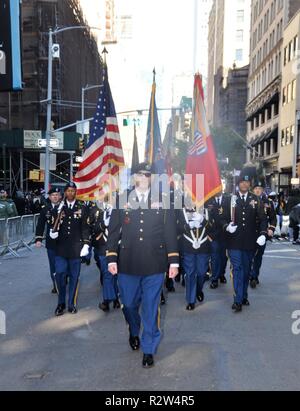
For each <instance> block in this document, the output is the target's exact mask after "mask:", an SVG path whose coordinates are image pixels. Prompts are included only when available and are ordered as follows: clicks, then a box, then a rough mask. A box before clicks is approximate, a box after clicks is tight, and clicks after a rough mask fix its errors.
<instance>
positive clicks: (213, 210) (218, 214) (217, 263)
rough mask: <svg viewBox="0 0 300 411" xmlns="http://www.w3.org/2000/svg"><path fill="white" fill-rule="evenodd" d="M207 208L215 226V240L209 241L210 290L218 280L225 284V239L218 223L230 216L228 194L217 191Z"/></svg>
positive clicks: (216, 284)
mask: <svg viewBox="0 0 300 411" xmlns="http://www.w3.org/2000/svg"><path fill="white" fill-rule="evenodd" d="M207 209H208V213H209V221H211V222H212V224H213V225H214V227H215V240H214V241H213V242H212V243H211V249H212V256H211V270H212V278H211V284H210V288H211V289H212V290H214V289H216V288H218V286H219V281H220V283H221V284H226V283H227V280H226V277H225V273H226V265H227V254H226V240H225V233H224V231H223V229H222V225H221V224H220V223H219V221H220V219H222V218H224V216H227V218H230V196H228V195H224V194H222V192H220V193H218V194H217V195H216V196H215V197H214V198H212V199H211V200H210V201H209V202H208V204H207Z"/></svg>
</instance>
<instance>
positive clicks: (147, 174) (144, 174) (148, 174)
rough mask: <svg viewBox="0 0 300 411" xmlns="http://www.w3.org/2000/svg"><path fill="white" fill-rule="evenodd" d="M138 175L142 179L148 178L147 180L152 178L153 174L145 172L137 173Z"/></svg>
mask: <svg viewBox="0 0 300 411" xmlns="http://www.w3.org/2000/svg"><path fill="white" fill-rule="evenodd" d="M137 174H138V176H140V177H142V176H144V177H147V178H149V177H151V173H147V172H145V173H143V172H139V173H137Z"/></svg>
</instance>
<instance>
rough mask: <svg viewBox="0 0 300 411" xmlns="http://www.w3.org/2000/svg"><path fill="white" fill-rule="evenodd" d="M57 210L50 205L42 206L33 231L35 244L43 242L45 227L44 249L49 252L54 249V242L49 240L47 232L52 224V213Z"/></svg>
mask: <svg viewBox="0 0 300 411" xmlns="http://www.w3.org/2000/svg"><path fill="white" fill-rule="evenodd" d="M55 209H57V206H55V207H52V204H47V205H45V206H42V209H41V212H40V216H39V219H38V222H37V226H36V230H35V242H38V241H41V242H42V241H43V239H44V235H45V226H46V248H47V249H50V250H55V249H56V240H52V238H50V235H49V232H50V228H51V227H52V226H53V224H54V215H53V213H54V211H55Z"/></svg>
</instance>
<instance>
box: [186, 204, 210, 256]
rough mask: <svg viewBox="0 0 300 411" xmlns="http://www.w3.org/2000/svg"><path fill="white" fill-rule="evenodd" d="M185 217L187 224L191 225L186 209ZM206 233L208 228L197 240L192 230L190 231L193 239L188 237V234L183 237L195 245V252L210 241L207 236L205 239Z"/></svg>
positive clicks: (204, 229)
mask: <svg viewBox="0 0 300 411" xmlns="http://www.w3.org/2000/svg"><path fill="white" fill-rule="evenodd" d="M183 215H184V218H185V221H186V223H187V224H188V225H189V219H188V216H187V213H186V210H185V209H183ZM205 232H206V228H203V230H202V233H201V236H200V238H196V236H195V234H194V231H193V230H192V229H191V230H190V234H191V237H189V236H187V235H186V234H184V235H183V236H184V238H185V239H186V240H187V241H189V242H190V243H191V244H192V245H193V248H194V249H195V250H199V248H200V247H201V245H202V244H204V243H205V242H206V241H207V239H208V237H207V236H206V237H205V238H203V237H204V235H205Z"/></svg>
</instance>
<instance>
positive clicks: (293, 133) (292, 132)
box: [290, 125, 295, 144]
mask: <svg viewBox="0 0 300 411" xmlns="http://www.w3.org/2000/svg"><path fill="white" fill-rule="evenodd" d="M294 137H295V126H294V125H292V126H291V131H290V142H291V144H292V143H293V141H294Z"/></svg>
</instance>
